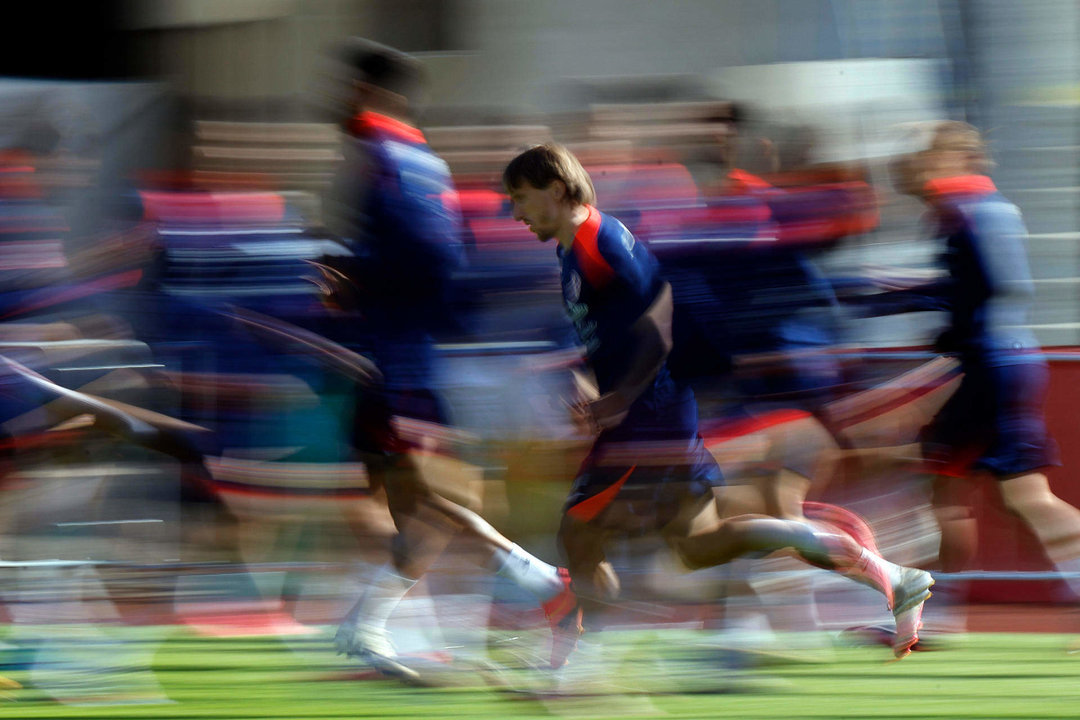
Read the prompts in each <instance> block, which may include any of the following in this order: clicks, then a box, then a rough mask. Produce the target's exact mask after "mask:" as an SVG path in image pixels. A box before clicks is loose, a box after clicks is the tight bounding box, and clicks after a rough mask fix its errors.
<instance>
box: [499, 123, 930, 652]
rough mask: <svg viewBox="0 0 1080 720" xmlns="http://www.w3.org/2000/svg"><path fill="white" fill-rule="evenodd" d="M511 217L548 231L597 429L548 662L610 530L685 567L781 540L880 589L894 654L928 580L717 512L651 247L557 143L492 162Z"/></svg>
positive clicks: (915, 621)
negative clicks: (673, 358) (658, 542)
mask: <svg viewBox="0 0 1080 720" xmlns="http://www.w3.org/2000/svg"><path fill="white" fill-rule="evenodd" d="M503 186H504V188H505V190H506V192H507V193H508V195H509V197H510V201H511V204H512V208H513V217H514V219H515V220H517V221H520V222H523V223H525V225H526V226H528V228H529V229H530V230H531V231H532V232H533V233H534V234H535V235H536V236H537V238H538V239H539V240H540V241H541V242H547V241H550V240H552V239H555V240H557V246H556V255H557V257H558V260H559V263H560V265H561V281H562V292H563V301H564V306H565V309H566V312H567V313H568V315H569V317H570V320H571V321H572V322H573V324H574V326H575V328H576V330H577V334H578V337H579V340H580V342H581V345H582V346H583V347H584V353H585V357H586V360H587V361H588V364H589V367H590V369H591V370H592V372H593V373H594V375H595V379H596V386H597V389H598V391H599V395H598V397H596V398H594V399H589V400H583V401H582V402H580V403H578V404H577V405H576V406H575V413H576V417H577V419H578V421H579V422H580V423H582V424H583V425H584V426H586V427H590V428H592V429H593V430H594V431H595V432H596V433H597V439H596V441H595V443H594V445H593V447H592V449H591V451H590V453H589V455H588V457H587V458H586V460H585V462H584V463H583V465H582V468H581V471H580V473H579V475H578V477H577V478H576V480H575V481H574V484H573V488H572V489H571V491H570V496H569V498H568V499H567V502H566V505H565V509H564V513H563V517H562V522H561V525H560V528H559V541H560V545H561V547H562V550H563V551H564V553H565V555H566V559H567V564H568V568H569V572H570V577H571V578H572V579H573V587H574V589H575V592H576V593H577V594H578V596H579V602H578V603H577V604H576V605H573V606H567V607H566V608H565V612H563V616H564V617H563V620H562V622H561V624H560V625H559V626H558V627H559V629H560V630H561V633H560V635H559V637H558V638H557V643H556V645H555V647H554V648H553V652H555V651H558V655H553V658H552V664H553V665H555V666H558V665H561V664H562V661H563V660H564V659H565V657H566V656H567V655H569V654H570V653H571V652H572V651H573V649H574V647H575V646H576V643H577V638H578V637H579V635H580V634H581V633H582V632H583V630H584V628H583V625H582V622H583V619H584V613H585V611H586V610H589V611H590V613H591V611H592V610H593V609H595V608H596V607H597V602H598V601H600V600H610V599H612V598H613V597H614V596H616V595H617V592H618V580H617V578H616V577H615V574H614V572H613V570H612V568H611V565H610V564H609V563H608V562H607V561H606V559H605V552H604V546H605V543H606V541H607V540H608V539H609V538H610V537H612V536H613V535H616V534H625V533H640V532H645V531H657V532H659V533H661V535H662V536H663V537H664V538H665V539H666V540H667V542H668V543H669V545H670V546H671V547H672V548H673V550H674V551H675V552H676V553H677V554H678V555H679V556H680V558H681V559H682V560H683V562H684V563H685V564H686V565H687V566H688V567H690V568H703V567H711V566H715V565H719V564H722V563H725V562H728V561H730V560H732V559H734V558H736V557H740V556H743V555H747V554H750V553H758V552H771V551H776V550H782V549H789V548H790V549H792V550H794V551H795V552H796V553H797V554H798V556H800V557H801V558H802V559H804V560H805V561H807V562H808V563H811V564H813V565H815V566H819V567H825V568H830V569H833V570H836V571H838V572H840V573H842V574H844V575H845V576H847V577H850V578H852V579H854V580H857V581H859V582H862V583H864V584H866V585H869V586H870V587H873V588H875V589H877V590H878V591H880V592H881V593H882V594H883V595H885V597H886V599H887V602H888V604H889V606H890V608H891V609H892V610H893V613H894V615H895V619H896V627H897V634H896V642H895V644H894V652H895V654H896V656H897V657H903V656H905V655H906V654H907V653H908V652H909V649H910V647H911V645H912V644H914V643H915V642H916V640H917V638H918V630H919V625H920V618H921V615H922V606H923V603H924V602H925V601H926V599H927V598H928V597H929V596H930V592H929V588H930V586H931V585H932V584H933V578H931V576H930V575H929V573H926V572H924V571H922V570H917V569H913V568H904V567H900V566H897V565H895V564H893V563H890V562H888V561H886V560H884V559H883V558H881V557H880V556H879V555H877V554H875V553H873V552H871V551H870V550H868V549H866V548H864V547H862V546H860V545H859V544H858V543H857V542H856V541H855V540H854V539H853V538H852V537H851V536H850V535H847V534H844V533H839V534H837V533H835V532H832V531H829V530H824V529H822V528H821V527H820V526H817V525H815V524H813V523H812V522H807V521H800V520H791V519H781V518H773V517H768V516H763V515H742V516H736V517H732V518H723V517H722V514H721V508H720V502H719V499H718V497H717V496H716V494H715V493H714V488H716V487H718V486H720V485H721V484H722V477H721V474H720V471H719V468H718V467H717V465H716V462H715V460H714V459H713V458H712V456H711V455H710V454H709V453H708V451H707V450H706V448H705V447H704V443H703V441H702V439H701V437H700V435H699V434H698V427H697V423H698V418H697V404H696V401H695V399H694V395H693V393H692V391H691V390H690V389H689V387H688V386H686V385H683V384H681V383H678V382H676V381H675V380H674V379H673V378H672V376H671V374H670V373H669V372H668V369H667V367H666V364H665V361H666V358H667V355H668V353H669V351H670V349H671V318H672V309H673V299H672V293H671V288H670V286H669V285H668V284H667V283H665V282H664V281H663V280H662V279H661V277H660V274H659V269H658V265H657V262H656V260H655V258H654V257H653V256H652V254H651V253H650V252H649V251H648V249H647V248H645V246H644V245H642V244H641V243H638V242H636V240H635V238H634V236H633V235H632V234H631V233H630V232H629V231H628V230H627V229H626V227H625V226H624V225H623V224H622V223H620V222H619V221H618V220H616V219H615V218H614V217H611V216H609V215H606V214H604V213H602V212H600V211H599V210H597V209H596V208H595V207H594V206H593V203H594V202H595V191H594V189H593V185H592V181H591V179H590V178H589V175H588V173H587V172H586V171H585V170H584V168H582V166H581V164H580V162H579V161H578V160H577V158H576V157H574V155H573V154H571V153H570V152H569V151H568V150H566V148H564V147H562V146H561V145H558V144H555V143H548V144H543V145H537V146H535V147H532V148H530V149H529V150H526V151H525V152H523V153H521V154H520V155H518V156H517V157H516V158H514V159H513V160H512V161H511V162H510V163H509V165H507V167H506V169H505V170H504V172H503Z"/></svg>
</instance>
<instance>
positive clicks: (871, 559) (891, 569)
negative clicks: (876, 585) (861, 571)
mask: <svg viewBox="0 0 1080 720" xmlns="http://www.w3.org/2000/svg"><path fill="white" fill-rule="evenodd" d="M860 556H861V560H862V561H863V562H866V563H875V564H877V565H879V566H880V567H881V568H882V569H884V570H885V575H886V577H888V578H889V584H890V585H891V586H892V587H896V585H897V583H899V582H900V578H901V577H902V575H901V573H902V572H903V570H904V568H902V567H900V566H899V565H897V564H896V563H894V562H889V561H888V560H886V559H885V558H883V557H881V556H880V555H875V554H874V553H872V552H870V551H869V550H867V549H866V548H863V549H862V552H861V553H860Z"/></svg>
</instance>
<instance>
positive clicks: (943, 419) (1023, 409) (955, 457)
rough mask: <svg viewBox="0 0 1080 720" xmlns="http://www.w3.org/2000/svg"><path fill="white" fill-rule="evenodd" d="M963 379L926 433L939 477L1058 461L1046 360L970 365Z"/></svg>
mask: <svg viewBox="0 0 1080 720" xmlns="http://www.w3.org/2000/svg"><path fill="white" fill-rule="evenodd" d="M963 370H964V379H963V380H962V381H961V382H960V387H959V388H957V390H956V393H955V394H954V395H953V396H952V397H951V398H949V400H948V402H946V403H945V406H944V407H942V409H941V411H940V412H939V413H938V414H937V416H936V417H935V418H934V420H933V421H932V422H931V423H930V425H928V426H927V427H926V428H925V429H924V431H923V437H922V443H923V456H924V457H925V458H926V461H927V463H928V465H929V467H930V469H931V470H932V471H934V472H937V473H938V474H940V475H950V476H959V477H963V476H965V475H967V474H969V473H970V472H971V471H972V470H985V471H988V472H990V473H991V474H993V475H995V476H997V477H1008V476H1012V475H1018V474H1021V473H1026V472H1032V471H1034V470H1038V469H1039V468H1044V467H1048V466H1051V465H1058V464H1059V461H1058V452H1057V445H1056V444H1055V443H1054V441H1053V439H1051V437H1050V435H1049V433H1048V432H1047V430H1046V421H1045V420H1044V418H1043V401H1044V399H1045V397H1046V386H1047V382H1048V380H1049V371H1048V369H1047V367H1046V365H1045V363H1041V362H1020V363H1015V364H1011V365H997V366H990V365H983V364H978V363H965V365H964V368H963Z"/></svg>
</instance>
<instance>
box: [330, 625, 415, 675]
mask: <svg viewBox="0 0 1080 720" xmlns="http://www.w3.org/2000/svg"><path fill="white" fill-rule="evenodd" d="M334 648H335V649H336V650H337V652H338V654H339V655H341V654H344V655H345V656H346V657H350V658H352V657H355V658H359V659H360V660H362V661H364V662H366V663H367V664H369V665H371V666H372V667H373V668H375V669H376V670H378V671H379V672H381V673H383V674H386V675H392V676H394V677H397V678H401V679H402V680H409V681H413V680H418V679H419V677H420V675H419V673H417V672H416V671H415V670H413V669H412V668H410V667H408V666H406V665H404V664H402V663H401V661H400V660H399V659H398V654H397V650H395V649H394V645H393V643H391V642H390V633H389V631H387V629H386V628H385V627H381V626H378V625H374V624H372V623H365V622H355V621H349V620H346V621H345V622H343V623H342V624H341V627H339V628H338V630H337V633H336V634H335V635H334Z"/></svg>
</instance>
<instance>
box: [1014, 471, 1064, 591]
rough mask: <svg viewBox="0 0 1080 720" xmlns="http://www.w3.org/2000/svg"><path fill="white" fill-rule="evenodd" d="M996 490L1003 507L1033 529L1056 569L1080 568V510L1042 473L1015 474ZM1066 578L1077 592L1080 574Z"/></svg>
mask: <svg viewBox="0 0 1080 720" xmlns="http://www.w3.org/2000/svg"><path fill="white" fill-rule="evenodd" d="M998 490H999V491H1000V493H1001V498H1002V500H1003V501H1004V502H1005V507H1006V508H1008V509H1009V511H1010V512H1012V513H1013V514H1014V515H1016V516H1017V517H1019V518H1020V519H1021V520H1023V521H1024V523H1026V524H1027V526H1028V528H1030V529H1031V531H1032V532H1033V533H1035V536H1036V537H1038V538H1039V542H1041V543H1042V546H1043V548H1044V549H1045V550H1046V554H1047V555H1048V556H1049V557H1050V560H1051V561H1053V563H1054V565H1055V566H1056V567H1057V568H1058V569H1059V570H1062V571H1064V572H1072V573H1074V572H1077V571H1080V510H1077V509H1076V508H1075V507H1073V506H1072V505H1070V504H1069V503H1067V502H1065V501H1064V500H1062V499H1061V498H1059V497H1058V496H1056V495H1054V493H1053V491H1051V489H1050V483H1049V482H1048V481H1047V479H1046V476H1045V475H1043V474H1042V473H1025V474H1023V475H1016V476H1013V477H1010V478H1008V479H1005V480H1001V481H1000V482H999V483H998ZM1068 582H1069V586H1070V587H1071V588H1072V590H1073V592H1074V593H1077V594H1080V578H1072V577H1070V578H1069V580H1068Z"/></svg>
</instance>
